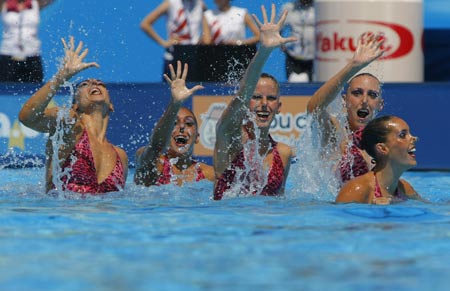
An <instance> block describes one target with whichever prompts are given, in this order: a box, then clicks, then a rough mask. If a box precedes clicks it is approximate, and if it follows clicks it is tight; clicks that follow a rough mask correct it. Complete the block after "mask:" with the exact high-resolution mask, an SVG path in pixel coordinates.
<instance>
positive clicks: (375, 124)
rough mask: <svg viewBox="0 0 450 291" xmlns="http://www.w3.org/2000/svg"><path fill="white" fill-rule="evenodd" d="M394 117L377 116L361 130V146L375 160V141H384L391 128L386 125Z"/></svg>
mask: <svg viewBox="0 0 450 291" xmlns="http://www.w3.org/2000/svg"><path fill="white" fill-rule="evenodd" d="M394 118H397V117H396V116H393V115H385V116H380V117H377V118H375V119H373V120H371V121H369V123H367V125H366V127H365V128H364V130H363V132H362V137H361V148H362V149H364V150H365V151H366V152H367V153H368V154H369V155H370V156H371V157H372V158H373V159H374V160H375V161H376V160H377V154H376V150H375V145H376V144H377V143H384V142H386V140H387V136H388V134H389V133H390V132H391V130H392V129H391V128H390V127H389V126H388V123H389V121H391V120H392V119H394Z"/></svg>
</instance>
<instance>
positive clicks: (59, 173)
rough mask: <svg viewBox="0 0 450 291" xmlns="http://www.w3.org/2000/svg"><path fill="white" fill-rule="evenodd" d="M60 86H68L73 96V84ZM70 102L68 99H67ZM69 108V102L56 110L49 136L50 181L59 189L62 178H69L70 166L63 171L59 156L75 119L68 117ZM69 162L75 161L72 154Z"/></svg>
mask: <svg viewBox="0 0 450 291" xmlns="http://www.w3.org/2000/svg"><path fill="white" fill-rule="evenodd" d="M61 87H68V88H69V91H70V96H74V93H75V92H74V88H73V84H72V83H70V82H67V81H66V82H65V83H64V84H63V85H62V86H61ZM68 102H70V99H69V101H68ZM70 108H71V104H65V105H64V106H61V107H60V109H59V110H58V113H57V117H56V128H55V133H54V134H53V135H51V136H50V137H49V139H50V141H51V145H52V149H53V151H52V153H51V155H52V163H51V167H52V182H53V185H54V187H55V190H57V191H61V190H63V182H62V178H63V177H67V180H69V179H70V172H71V168H72V167H67V168H66V169H65V170H64V171H63V170H62V168H61V162H62V160H61V159H60V156H59V149H60V148H61V147H63V146H64V144H65V143H64V136H65V135H66V134H68V133H69V131H70V130H72V129H71V125H73V124H74V122H75V119H74V118H71V117H70ZM70 159H71V161H70V164H71V165H73V164H74V163H75V161H76V158H75V157H74V156H71V157H70Z"/></svg>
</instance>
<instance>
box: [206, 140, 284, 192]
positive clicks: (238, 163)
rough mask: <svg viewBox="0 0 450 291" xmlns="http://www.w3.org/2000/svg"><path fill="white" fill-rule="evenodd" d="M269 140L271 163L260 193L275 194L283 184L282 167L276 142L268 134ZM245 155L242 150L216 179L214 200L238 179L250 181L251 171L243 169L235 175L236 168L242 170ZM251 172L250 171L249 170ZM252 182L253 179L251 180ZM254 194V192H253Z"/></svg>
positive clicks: (244, 181) (242, 181)
mask: <svg viewBox="0 0 450 291" xmlns="http://www.w3.org/2000/svg"><path fill="white" fill-rule="evenodd" d="M269 138H270V142H271V144H272V153H273V160H272V165H271V167H270V171H269V174H268V177H267V178H268V179H267V184H266V185H265V186H264V188H263V189H262V191H261V193H260V194H261V195H265V196H275V195H278V194H279V191H280V189H281V186H282V185H283V180H284V167H283V161H282V159H281V156H280V153H279V152H278V149H277V144H278V143H277V142H276V141H274V140H273V139H272V137H271V136H269ZM244 162H245V157H244V151H243V150H242V151H241V152H240V153H239V154H238V155H237V156H236V158H235V159H234V160H233V162H232V163H231V166H230V168H229V169H227V170H225V172H223V174H222V175H221V176H220V178H219V179H218V180H217V183H216V187H215V189H214V200H220V199H222V197H223V194H224V193H225V192H226V191H227V190H229V189H230V188H231V186H232V185H233V184H234V183H236V182H237V181H239V183H246V182H247V184H249V183H251V182H252V181H249V180H250V177H251V173H250V174H249V173H245V172H246V171H244V173H243V174H241V176H239V177H236V173H237V170H236V169H240V170H244V169H245V165H244ZM250 172H252V171H250ZM253 182H254V181H253ZM244 187H246V188H247V190H248V185H244ZM253 194H256V193H253Z"/></svg>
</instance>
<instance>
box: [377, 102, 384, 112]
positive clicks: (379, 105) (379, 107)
mask: <svg viewBox="0 0 450 291" xmlns="http://www.w3.org/2000/svg"><path fill="white" fill-rule="evenodd" d="M383 108H384V99H381V100H380V103H379V104H378V111H381V110H383Z"/></svg>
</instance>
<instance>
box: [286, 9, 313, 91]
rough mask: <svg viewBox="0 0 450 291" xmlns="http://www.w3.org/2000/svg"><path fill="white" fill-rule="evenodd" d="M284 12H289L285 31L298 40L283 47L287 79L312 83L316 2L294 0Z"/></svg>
mask: <svg viewBox="0 0 450 291" xmlns="http://www.w3.org/2000/svg"><path fill="white" fill-rule="evenodd" d="M283 10H287V11H288V16H287V19H286V22H285V25H284V28H283V30H287V32H286V33H287V35H293V36H295V37H297V39H298V40H297V41H296V42H292V43H288V44H286V45H284V46H283V47H282V50H283V51H284V53H285V55H286V78H287V80H288V81H289V82H311V81H312V76H313V65H314V64H313V61H314V43H315V23H314V0H294V1H292V2H289V3H286V4H284V5H283Z"/></svg>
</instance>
